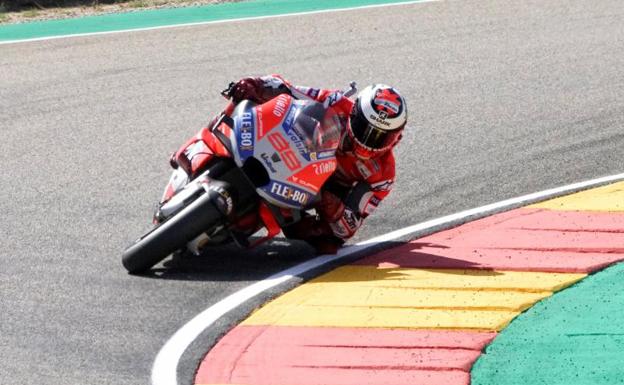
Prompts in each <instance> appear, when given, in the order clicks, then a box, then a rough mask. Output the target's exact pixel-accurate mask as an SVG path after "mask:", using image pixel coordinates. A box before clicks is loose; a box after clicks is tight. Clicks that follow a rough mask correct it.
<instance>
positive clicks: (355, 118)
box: [347, 84, 407, 159]
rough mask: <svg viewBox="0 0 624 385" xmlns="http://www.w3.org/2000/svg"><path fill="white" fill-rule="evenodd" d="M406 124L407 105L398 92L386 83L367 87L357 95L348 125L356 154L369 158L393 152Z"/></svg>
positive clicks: (362, 157)
mask: <svg viewBox="0 0 624 385" xmlns="http://www.w3.org/2000/svg"><path fill="white" fill-rule="evenodd" d="M406 122H407V106H406V104H405V100H404V99H403V97H402V96H401V95H400V94H399V93H398V91H397V90H395V89H394V88H392V87H390V86H387V85H384V84H375V85H372V86H368V87H366V88H365V89H363V90H362V91H361V92H360V93H359V94H358V97H357V99H356V101H355V104H354V106H353V110H352V111H351V116H350V119H349V124H348V126H347V132H348V134H349V137H350V139H351V140H352V141H353V147H354V148H353V153H354V154H355V155H356V156H357V157H359V158H361V159H369V158H372V157H375V156H377V155H380V154H382V153H384V152H386V151H388V150H390V149H391V148H392V147H394V145H396V143H397V142H398V141H399V139H400V138H401V134H402V132H403V128H404V127H405V123H406Z"/></svg>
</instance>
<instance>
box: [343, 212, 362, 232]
mask: <svg viewBox="0 0 624 385" xmlns="http://www.w3.org/2000/svg"><path fill="white" fill-rule="evenodd" d="M342 217H343V218H344V220H345V222H346V223H347V226H349V229H351V230H356V229H357V228H358V220H357V218H356V217H355V213H354V212H353V211H351V210H349V209H345V211H344V214H343V216H342Z"/></svg>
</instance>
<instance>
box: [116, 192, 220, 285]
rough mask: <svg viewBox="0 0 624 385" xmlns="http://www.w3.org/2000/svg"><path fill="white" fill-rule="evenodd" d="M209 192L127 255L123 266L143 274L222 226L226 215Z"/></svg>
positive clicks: (141, 241)
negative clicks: (220, 224) (216, 227)
mask: <svg viewBox="0 0 624 385" xmlns="http://www.w3.org/2000/svg"><path fill="white" fill-rule="evenodd" d="M214 194H216V192H214V191H212V190H211V191H209V192H207V193H206V194H202V195H201V196H200V197H199V198H197V199H196V200H195V201H193V202H192V203H191V204H189V205H188V206H187V207H185V208H184V209H182V210H181V211H180V212H179V213H177V214H176V215H174V216H173V217H172V218H171V219H169V220H167V221H166V222H164V223H162V224H160V225H159V226H157V227H156V228H154V229H153V230H152V231H150V232H149V233H147V234H145V235H144V236H143V237H141V238H139V239H138V240H137V241H136V242H135V243H134V244H133V245H131V246H130V247H128V248H127V249H126V251H124V253H123V255H122V257H121V262H122V264H123V266H124V267H125V268H126V270H128V272H129V273H130V274H139V273H143V272H145V271H147V270H149V269H150V268H151V267H152V266H154V265H155V264H157V263H158V262H160V261H162V260H163V259H165V258H166V257H167V256H168V255H169V254H171V253H173V252H174V251H176V250H178V249H180V248H182V247H183V246H184V245H186V243H187V242H189V241H191V240H192V239H195V238H196V237H197V236H199V235H200V234H201V233H203V232H205V231H208V230H210V229H211V228H213V227H214V226H215V225H217V224H219V223H221V221H222V219H223V214H222V213H221V211H220V210H219V209H218V208H217V206H216V205H215V203H214V201H213V199H214Z"/></svg>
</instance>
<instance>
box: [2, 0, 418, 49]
mask: <svg viewBox="0 0 624 385" xmlns="http://www.w3.org/2000/svg"><path fill="white" fill-rule="evenodd" d="M423 1H424V0H423ZM412 2H414V1H410V0H252V1H245V2H238V3H224V4H215V5H207V6H199V7H186V8H170V9H154V10H145V11H136V12H126V13H119V14H107V15H100V16H88V17H82V18H75V19H62V20H50V21H41V22H32V23H22V24H8V25H3V26H0V42H2V41H15V40H27V39H36V38H43V37H52V36H63V35H76V34H85V33H95V32H111V31H119V30H129V29H141V28H153V27H162V26H167V25H178V24H191V23H202V22H210V21H219V20H231V19H240V18H249V17H260V16H275V15H284V14H292V13H299V12H312V11H321V10H331V9H340V8H354V7H364V6H369V5H383V4H398V3H412Z"/></svg>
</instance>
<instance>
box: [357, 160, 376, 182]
mask: <svg viewBox="0 0 624 385" xmlns="http://www.w3.org/2000/svg"><path fill="white" fill-rule="evenodd" d="M355 167H357V169H358V171H359V172H360V175H362V177H363V178H364V179H368V178H369V177H370V176H371V175H373V173H372V172H371V170H370V169H369V168H368V167H366V165H365V164H364V162H361V161H359V160H358V161H357V162H355Z"/></svg>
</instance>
